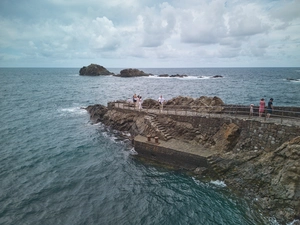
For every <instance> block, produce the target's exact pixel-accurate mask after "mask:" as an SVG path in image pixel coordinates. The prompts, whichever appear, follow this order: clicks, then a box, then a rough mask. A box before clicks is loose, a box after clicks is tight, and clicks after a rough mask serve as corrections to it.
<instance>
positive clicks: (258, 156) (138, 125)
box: [86, 97, 300, 224]
mask: <svg viewBox="0 0 300 225" xmlns="http://www.w3.org/2000/svg"><path fill="white" fill-rule="evenodd" d="M184 102H185V103H186V104H187V105H191V104H192V105H199V104H200V105H201V104H202V105H206V106H220V109H221V105H222V104H223V101H222V100H221V99H219V98H217V97H214V98H209V97H201V98H199V99H191V98H188V97H186V98H182V97H181V98H174V99H172V100H170V101H169V102H167V103H166V105H168V106H169V107H172V106H176V104H181V105H182V104H183V103H184ZM144 107H145V108H157V105H156V101H154V100H145V101H144ZM86 110H87V111H88V112H89V114H90V118H91V120H92V121H94V122H101V123H103V124H105V125H106V126H109V127H111V128H112V129H115V130H119V131H127V132H129V133H130V134H131V137H132V138H133V139H134V137H135V136H137V135H141V136H145V138H146V137H147V136H151V137H154V136H159V137H160V138H164V137H163V136H162V135H161V134H160V133H159V132H158V130H157V129H154V127H153V126H151V125H150V123H149V121H148V122H147V118H148V114H147V113H146V112H145V111H137V110H136V111H135V110H122V109H118V108H116V107H115V106H114V103H108V106H107V107H106V106H103V105H92V106H88V107H87V108H86ZM158 120H159V123H160V124H161V125H163V126H164V127H165V129H166V130H167V131H168V132H169V133H171V134H172V136H173V138H174V139H176V140H178V141H182V142H186V143H190V144H191V145H193V146H199V149H200V147H201V148H202V147H205V148H206V149H208V150H210V151H211V152H212V153H213V154H212V156H211V157H209V163H210V164H211V166H212V168H213V170H214V172H216V176H217V178H218V179H220V180H222V181H224V182H225V183H226V185H227V187H228V188H229V189H231V190H232V191H234V192H235V193H237V194H240V195H242V196H243V197H244V198H247V199H249V200H251V201H252V202H253V203H254V204H255V205H256V206H257V207H258V208H259V209H260V210H261V212H262V213H263V214H264V215H265V216H268V217H274V218H276V220H277V221H278V222H279V223H280V224H287V223H288V222H291V221H294V220H295V222H294V224H299V219H300V136H299V133H300V132H299V131H300V128H299V127H291V126H283V125H280V126H279V125H276V124H266V123H263V122H262V123H259V122H257V123H255V124H254V123H253V121H251V120H249V121H244V120H239V119H231V118H229V119H226V118H224V119H223V118H206V117H203V118H200V117H199V118H187V117H183V116H175V115H173V116H172V115H163V114H162V115H160V116H159V118H158ZM250 133H251V134H250ZM264 138H265V139H270V140H266V141H265V142H263V141H262V142H261V143H258V142H259V141H260V140H261V139H264ZM254 143H256V144H254ZM265 143H269V144H265ZM259 145H260V146H259ZM192 172H193V173H194V174H195V175H196V176H198V177H199V179H201V178H203V177H204V176H206V179H207V176H209V174H210V173H209V172H208V171H207V170H206V169H203V168H198V169H197V170H194V171H192ZM297 221H298V222H297Z"/></svg>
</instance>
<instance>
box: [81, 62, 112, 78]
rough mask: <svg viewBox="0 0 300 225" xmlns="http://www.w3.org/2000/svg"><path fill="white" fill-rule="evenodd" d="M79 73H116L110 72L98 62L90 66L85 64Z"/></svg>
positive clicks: (97, 74)
mask: <svg viewBox="0 0 300 225" xmlns="http://www.w3.org/2000/svg"><path fill="white" fill-rule="evenodd" d="M79 75H83V76H100V75H114V73H111V72H109V71H108V70H107V69H105V68H104V67H103V66H100V65H97V64H90V65H89V66H84V67H82V68H81V69H80V70H79Z"/></svg>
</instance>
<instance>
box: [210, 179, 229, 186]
mask: <svg viewBox="0 0 300 225" xmlns="http://www.w3.org/2000/svg"><path fill="white" fill-rule="evenodd" d="M210 183H211V184H214V185H216V186H219V187H226V186H227V185H226V184H225V182H224V181H221V180H213V181H210Z"/></svg>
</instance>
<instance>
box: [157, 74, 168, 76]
mask: <svg viewBox="0 0 300 225" xmlns="http://www.w3.org/2000/svg"><path fill="white" fill-rule="evenodd" d="M158 77H169V74H160V75H158Z"/></svg>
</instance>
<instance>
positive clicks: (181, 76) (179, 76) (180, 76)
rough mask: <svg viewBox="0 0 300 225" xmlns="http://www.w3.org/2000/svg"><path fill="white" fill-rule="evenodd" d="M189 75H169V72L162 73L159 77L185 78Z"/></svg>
mask: <svg viewBox="0 0 300 225" xmlns="http://www.w3.org/2000/svg"><path fill="white" fill-rule="evenodd" d="M187 76H188V75H185V74H173V75H169V74H160V75H158V77H173V78H174V77H178V78H184V77H187Z"/></svg>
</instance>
